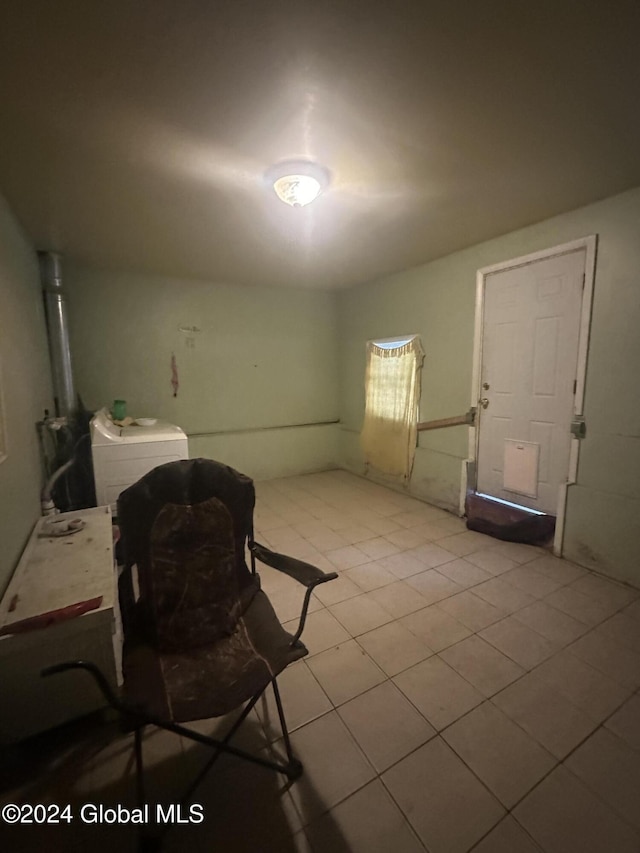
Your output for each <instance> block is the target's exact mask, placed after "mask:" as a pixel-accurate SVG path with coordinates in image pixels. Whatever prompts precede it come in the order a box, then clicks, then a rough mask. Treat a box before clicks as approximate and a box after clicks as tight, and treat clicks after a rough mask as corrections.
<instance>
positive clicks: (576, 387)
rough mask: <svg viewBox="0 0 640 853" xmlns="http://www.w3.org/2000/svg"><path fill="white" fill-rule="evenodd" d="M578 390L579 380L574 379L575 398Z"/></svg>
mask: <svg viewBox="0 0 640 853" xmlns="http://www.w3.org/2000/svg"><path fill="white" fill-rule="evenodd" d="M577 390H578V380H577V379H574V380H573V393H574V396H575V393H576V391H577Z"/></svg>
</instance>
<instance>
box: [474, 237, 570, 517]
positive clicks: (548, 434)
mask: <svg viewBox="0 0 640 853" xmlns="http://www.w3.org/2000/svg"><path fill="white" fill-rule="evenodd" d="M585 261H586V250H585V249H584V248H580V249H577V250H575V251H570V252H567V253H565V254H558V255H553V256H551V257H546V258H543V259H541V260H535V261H532V262H531V263H525V264H521V265H520V266H513V267H509V268H506V269H501V270H499V271H496V272H490V273H488V274H487V276H486V278H485V292H484V312H483V320H482V344H481V352H482V356H481V373H480V381H481V387H482V390H481V392H480V394H481V398H482V399H481V402H480V403H479V405H478V413H479V420H478V425H479V429H478V448H477V491H478V492H480V493H482V494H486V495H491V496H493V497H497V498H501V499H503V500H507V501H511V502H512V503H516V504H519V505H521V506H526V507H529V508H531V509H536V510H539V511H541V512H545V513H550V514H551V515H556V514H557V508H558V495H559V486H560V485H561V484H563V483H566V482H567V475H568V472H569V453H570V447H571V432H570V427H571V420H572V417H573V411H574V394H575V390H576V367H577V363H578V340H579V335H580V321H581V308H582V295H583V287H584V280H585Z"/></svg>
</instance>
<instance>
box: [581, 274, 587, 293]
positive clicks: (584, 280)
mask: <svg viewBox="0 0 640 853" xmlns="http://www.w3.org/2000/svg"><path fill="white" fill-rule="evenodd" d="M586 283H587V274H586V272H583V273H582V289H583V290H584V286H585V284H586Z"/></svg>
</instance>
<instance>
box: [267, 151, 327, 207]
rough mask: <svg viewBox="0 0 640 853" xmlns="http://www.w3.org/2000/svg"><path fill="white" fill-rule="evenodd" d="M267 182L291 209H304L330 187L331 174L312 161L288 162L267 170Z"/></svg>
mask: <svg viewBox="0 0 640 853" xmlns="http://www.w3.org/2000/svg"><path fill="white" fill-rule="evenodd" d="M266 178H267V181H268V182H269V183H270V184H271V185H272V186H273V189H274V190H275V193H276V195H277V196H278V198H279V199H280V200H281V201H283V202H285V204H290V205H291V207H304V206H305V205H306V204H310V203H311V202H312V201H314V199H316V198H317V197H318V196H319V195H320V193H321V192H322V191H323V190H324V189H326V188H327V186H328V185H329V172H328V171H327V170H326V169H325V168H323V167H322V166H319V165H318V164H317V163H313V162H312V161H311V160H287V161H285V162H284V163H278V164H276V165H275V166H271V168H270V169H268V170H267V174H266Z"/></svg>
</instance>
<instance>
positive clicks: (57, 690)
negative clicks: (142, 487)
mask: <svg viewBox="0 0 640 853" xmlns="http://www.w3.org/2000/svg"><path fill="white" fill-rule="evenodd" d="M52 518H55V520H56V521H58V520H63V521H64V520H65V519H68V520H72V519H81V520H82V521H83V522H84V527H83V528H82V529H81V530H79V531H78V532H75V533H71V534H69V535H65V536H57V537H53V536H48V535H46V534H45V531H46V526H45V525H46V524H47V523H48V522H50V521H51V520H52ZM111 524H112V522H111V510H110V508H109V507H108V506H107V507H95V508H93V509H84V510H80V511H77V512H69V513H63V514H61V515H58V516H55V517H47V518H41V519H39V521H38V522H37V523H36V525H35V528H34V530H33V533H32V534H31V537H30V539H29V542H28V543H27V546H26V548H25V550H24V553H23V555H22V558H21V560H20V562H19V563H18V566H17V568H16V570H15V572H14V575H13V577H12V579H11V582H10V583H9V586H8V588H7V591H6V592H5V594H4V596H3V598H2V601H1V602H0V629H4V630H5V631H6V630H7V629H8V630H9V631H11V626H12V625H16V624H18V623H24V621H25V620H30V619H34V618H36V619H37V618H38V617H42V616H43V614H51V613H52V612H54V611H59V610H62V609H63V608H67V607H69V606H70V605H75V604H79V603H80V602H85V601H88V600H90V599H95V598H100V597H101V599H102V600H101V602H100V604H99V606H98V607H96V608H95V609H92V610H90V611H88V612H86V613H84V614H83V615H81V616H75V617H73V618H69V619H64V620H62V621H55V622H53V624H49V625H47V626H46V627H39V628H36V629H34V630H29V631H27V632H24V633H8V634H6V633H4V634H3V635H2V636H0V742H5V743H8V742H11V741H16V740H20V739H22V738H25V737H28V736H29V735H33V734H36V733H37V732H41V731H44V730H45V729H48V728H51V727H53V726H56V725H59V724H60V723H63V722H66V721H68V720H71V719H73V718H75V717H78V716H81V715H82V714H86V713H89V712H90V711H93V710H96V709H97V708H100V707H102V706H103V705H104V704H105V702H104V699H103V697H102V694H101V693H100V692H99V690H98V689H97V687H96V686H95V684H94V682H93V679H92V678H91V676H90V675H89V674H88V673H86V672H82V671H78V670H76V671H71V672H65V673H62V674H60V675H55V676H51V677H50V678H41V677H40V670H41V669H43V667H45V666H51V665H52V664H55V663H60V662H62V661H67V660H79V659H83V660H88V661H93V662H94V663H96V664H97V665H98V666H99V667H100V668H101V669H102V671H103V672H104V674H105V676H106V677H107V679H108V680H109V682H110V683H111V684H112V685H113V686H114V687H115V686H116V685H118V684H119V683H120V682H121V678H122V676H121V651H122V627H121V622H120V612H119V608H118V594H117V573H116V571H115V566H114V559H113V534H112V526H111ZM48 621H52V620H51V619H50V618H47V617H46V618H45V622H48Z"/></svg>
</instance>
